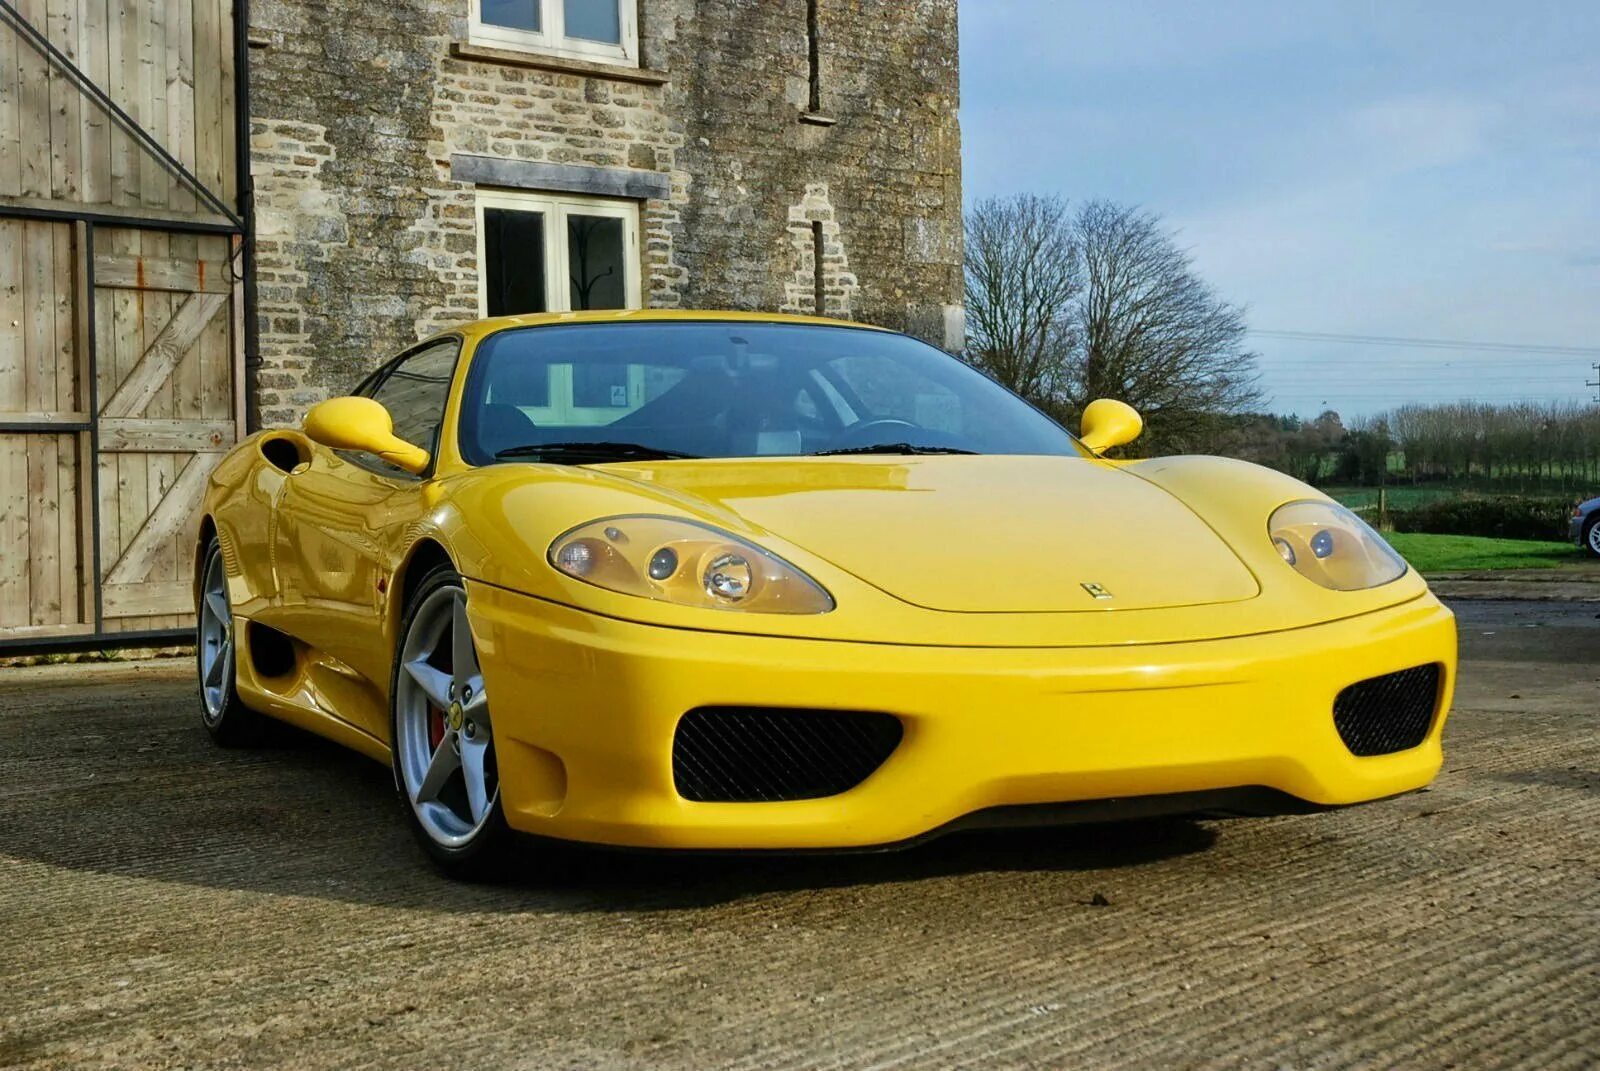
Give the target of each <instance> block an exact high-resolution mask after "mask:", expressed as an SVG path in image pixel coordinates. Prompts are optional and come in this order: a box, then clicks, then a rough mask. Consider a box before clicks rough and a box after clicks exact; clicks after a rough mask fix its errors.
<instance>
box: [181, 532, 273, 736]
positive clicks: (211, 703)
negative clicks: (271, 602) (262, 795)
mask: <svg viewBox="0 0 1600 1071" xmlns="http://www.w3.org/2000/svg"><path fill="white" fill-rule="evenodd" d="M201 560H202V561H203V562H204V563H205V564H204V567H203V568H202V569H201V571H200V598H199V605H198V606H196V607H195V644H194V648H195V669H196V670H197V672H198V673H199V677H200V723H201V724H202V725H204V726H205V727H206V732H208V733H210V734H211V739H213V740H215V741H216V742H217V743H219V744H221V745H222V746H223V747H254V746H255V745H257V744H260V743H261V742H262V741H263V740H264V739H265V738H266V734H267V719H266V718H265V717H263V716H262V715H260V714H258V713H256V712H255V711H253V710H251V709H250V708H249V707H247V706H245V705H244V700H242V699H240V698H239V690H238V687H237V684H238V680H239V664H238V658H239V642H238V640H239V633H238V627H237V624H236V622H235V621H234V617H233V607H232V605H231V604H230V603H229V601H228V579H227V573H226V571H225V570H224V569H223V566H222V544H221V543H220V542H219V541H218V540H217V539H216V537H215V536H213V537H212V538H211V541H210V542H208V543H207V544H206V548H205V551H204V556H203V557H202V559H201Z"/></svg>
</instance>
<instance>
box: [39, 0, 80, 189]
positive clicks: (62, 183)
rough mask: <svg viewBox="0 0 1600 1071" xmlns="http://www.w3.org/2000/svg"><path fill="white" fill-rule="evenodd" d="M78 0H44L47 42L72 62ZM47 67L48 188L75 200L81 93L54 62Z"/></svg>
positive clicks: (75, 54)
mask: <svg viewBox="0 0 1600 1071" xmlns="http://www.w3.org/2000/svg"><path fill="white" fill-rule="evenodd" d="M78 4H79V0H47V2H46V15H45V20H46V21H45V25H46V27H47V32H46V36H48V37H49V38H50V43H51V44H53V45H55V46H56V48H58V49H60V50H61V52H62V54H63V55H65V56H66V57H67V59H68V60H69V61H71V62H72V63H73V64H74V65H76V64H77V63H78V61H79V59H80V58H81V57H80V55H79V52H78ZM49 70H50V192H51V195H52V196H54V197H58V198H61V199H63V200H68V201H76V200H77V199H78V197H79V194H80V193H81V191H82V174H83V142H82V140H81V139H82V133H81V131H80V126H81V124H82V111H83V104H82V102H83V93H82V91H81V90H79V89H78V87H77V86H75V85H73V83H72V80H71V79H70V78H68V77H67V75H66V73H65V72H64V71H62V70H61V69H60V68H59V67H57V66H56V65H55V64H53V63H52V64H50V65H49Z"/></svg>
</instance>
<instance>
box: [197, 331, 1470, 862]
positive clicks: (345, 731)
mask: <svg viewBox="0 0 1600 1071" xmlns="http://www.w3.org/2000/svg"><path fill="white" fill-rule="evenodd" d="M1139 430H1140V421H1139V417H1138V415H1137V414H1136V413H1135V412H1134V411H1133V410H1132V409H1130V408H1129V407H1127V406H1126V405H1123V404H1121V403H1120V402H1114V401H1100V402H1096V403H1094V404H1093V405H1091V406H1090V407H1089V408H1088V411H1087V412H1086V413H1085V414H1084V420H1083V429H1082V434H1081V436H1080V437H1078V438H1074V437H1073V436H1071V435H1069V434H1068V433H1067V432H1066V431H1064V430H1062V428H1061V427H1059V426H1058V425H1057V424H1055V423H1054V422H1052V421H1051V420H1050V419H1049V418H1047V417H1046V416H1044V415H1043V414H1041V413H1040V412H1038V411H1037V410H1035V409H1033V408H1032V407H1030V406H1029V405H1028V404H1027V403H1026V402H1023V401H1022V400H1020V399H1019V398H1017V397H1016V396H1014V395H1012V394H1010V393H1009V392H1007V391H1006V390H1004V389H1003V388H1001V387H999V386H997V385H996V384H995V383H993V382H991V381H990V380H989V379H987V378H985V377H984V376H982V375H981V374H979V373H978V372H976V371H974V370H973V369H971V368H970V367H968V366H967V365H965V364H963V363H961V362H960V361H958V360H956V359H954V358H952V357H950V356H948V355H946V354H944V353H941V352H940V351H938V350H936V349H934V348H932V347H930V346H927V345H924V344H923V343H921V342H918V341H916V340H914V339H912V338H909V337H907V336H905V335H900V334H896V333H894V332H890V331H883V330H878V329H875V328H868V327H861V326H858V325H852V324H845V323H839V322H834V321H828V320H821V319H805V318H792V317H777V316H756V315H740V314H724V313H663V312H616V313H588V314H576V315H574V314H566V315H549V316H527V317H510V318H502V319H496V320H488V321H483V322H479V323H474V324H469V325H467V326H465V327H462V328H460V329H458V330H455V331H451V332H447V333H445V334H441V335H439V336H437V337H434V338H431V339H429V340H427V341H425V342H422V343H420V344H418V345H416V346H414V347H413V348H411V349H410V350H408V351H406V352H405V353H403V354H401V355H400V356H399V357H397V358H395V359H394V360H393V361H390V362H389V363H388V364H386V365H385V366H384V367H383V368H381V369H380V370H379V371H377V372H376V373H374V374H373V375H372V376H371V377H370V378H369V379H367V380H366V382H364V383H363V384H361V386H360V387H358V388H357V389H356V391H355V393H354V395H353V396H351V397H346V398H335V399H333V400H331V401H327V402H324V403H322V404H321V405H318V406H316V407H315V408H313V409H312V410H311V411H310V413H309V414H307V416H306V419H305V424H304V427H303V430H278V431H267V432H264V433H261V434H258V435H256V436H254V437H252V438H250V439H249V440H247V441H245V442H244V443H242V444H240V445H239V447H238V448H237V449H235V450H234V451H233V452H232V453H231V454H229V455H228V456H227V457H226V459H224V461H223V462H222V463H221V464H220V465H219V466H218V467H217V469H216V470H215V473H214V474H213V475H212V477H211V482H210V486H209V488H208V490H207V493H206V496H205V502H204V506H203V513H202V518H201V524H200V535H199V539H200V553H199V555H198V558H197V561H198V562H199V565H198V568H197V575H196V577H195V585H196V597H197V605H198V609H199V619H200V623H199V637H198V638H199V644H198V647H199V673H200V682H201V684H200V691H201V697H202V708H203V715H204V721H205V724H206V726H207V728H208V729H209V730H210V731H211V733H212V734H213V735H214V736H215V737H216V738H217V740H219V741H220V742H222V743H225V744H235V743H243V742H247V741H250V740H252V739H255V738H257V737H258V735H259V732H260V730H261V728H262V727H263V724H264V723H263V721H262V718H263V716H269V717H273V718H279V719H282V720H284V721H288V722H293V723H295V724H297V725H300V726H303V727H305V728H307V729H311V730H313V731H315V732H318V733H322V734H324V735H326V736H329V737H331V738H333V739H334V740H337V741H340V742H342V743H345V744H347V745H349V746H351V747H354V748H356V749H357V750H359V751H361V752H363V753H365V754H367V755H370V756H371V757H373V758H374V759H377V760H379V761H382V762H388V763H391V764H392V766H393V769H394V775H395V781H396V784H397V786H398V788H399V793H400V796H401V798H402V800H403V802H404V804H405V807H404V810H405V813H406V815H407V816H408V819H409V821H410V823H411V824H412V826H413V827H414V829H415V831H416V833H417V835H418V837H419V839H420V840H421V843H422V844H423V845H424V846H425V848H426V849H427V850H428V852H429V853H430V854H431V855H432V856H433V858H434V859H435V860H436V861H438V862H439V863H440V864H441V865H443V866H444V867H445V868H446V869H447V870H451V871H455V872H470V871H473V870H475V869H478V868H481V867H483V866H485V865H488V864H489V863H490V862H491V861H493V860H494V859H495V858H496V857H497V856H501V855H503V853H504V850H505V847H506V845H507V843H508V842H509V841H510V840H511V834H512V833H514V832H523V833H531V834H541V835H544V836H547V837H553V838H559V839H564V840H573V841H587V842H596V843H604V844H611V845H625V846H636V847H649V848H706V849H812V848H832V849H846V848H862V847H874V846H885V845H895V844H900V843H904V842H907V841H911V840H914V839H917V838H920V837H923V836H926V835H928V834H931V833H935V832H939V831H944V830H948V829H952V828H956V827H962V826H968V825H982V824H1005V823H1016V822H1028V823H1036V822H1040V821H1046V822H1049V821H1072V820H1076V819H1084V818H1096V819H1098V818H1102V817H1108V816H1114V815H1117V814H1154V813H1170V812H1183V813H1204V814H1261V813H1282V812H1286V811H1301V810H1310V809H1315V808H1320V807H1329V806H1338V805H1342V804H1350V803H1358V802H1361V801H1365V800H1372V799H1377V798H1379V797H1383V796H1391V795H1394V794H1396V793H1401V792H1405V791H1408V790H1410V789H1415V788H1418V787H1420V786H1422V785H1424V784H1426V783H1427V782H1428V781H1429V780H1430V779H1431V778H1432V777H1433V775H1434V774H1435V773H1436V772H1437V771H1438V769H1439V764H1440V761H1441V760H1440V747H1439V737H1440V732H1441V729H1442V727H1443V723H1444V719H1445V714H1446V711H1447V710H1448V708H1449V702H1450V695H1451V688H1452V685H1453V682H1454V676H1455V664H1456V636H1455V625H1454V620H1453V618H1452V617H1451V614H1450V612H1449V611H1448V610H1446V609H1445V608H1444V607H1443V606H1442V605H1440V603H1439V602H1438V601H1437V600H1436V599H1435V598H1434V597H1433V596H1432V595H1431V594H1430V593H1429V591H1428V589H1427V586H1426V585H1425V584H1424V583H1423V581H1422V580H1421V578H1420V577H1418V576H1417V575H1416V573H1415V572H1413V571H1410V570H1409V569H1408V568H1407V567H1406V564H1405V562H1404V561H1403V560H1402V559H1401V558H1400V557H1399V556H1398V555H1396V554H1395V552H1394V551H1393V550H1391V549H1390V548H1389V546H1388V545H1387V544H1386V543H1385V542H1384V541H1383V540H1382V539H1381V538H1380V537H1379V536H1378V535H1377V534H1376V533H1375V532H1373V531H1372V530H1371V529H1370V528H1368V527H1367V526H1366V525H1365V524H1364V523H1363V522H1362V521H1361V520H1360V519H1358V518H1357V517H1356V516H1355V515H1354V514H1352V513H1350V512H1349V511H1347V510H1345V509H1343V508H1341V507H1340V506H1338V505H1337V504H1335V503H1334V502H1332V501H1331V500H1329V499H1328V498H1326V497H1325V496H1323V495H1322V494H1320V493H1318V492H1317V491H1314V490H1312V489H1311V488H1310V487H1307V486H1306V485H1304V484H1302V483H1299V482H1297V481H1295V480H1293V479H1290V478H1289V477H1287V476H1284V475H1282V474H1280V473H1277V472H1273V471H1270V470H1267V469H1263V468H1258V467H1255V466H1252V465H1248V464H1244V463H1242V462H1238V461H1229V460H1224V459H1220V458H1212V457H1169V458H1160V459H1156V460H1151V461H1138V462H1119V461H1110V460H1105V459H1104V458H1103V457H1102V456H1101V455H1102V454H1103V453H1104V452H1105V451H1106V450H1108V449H1110V448H1111V447H1114V446H1117V445H1120V444H1122V443H1126V442H1128V441H1130V440H1131V439H1133V438H1134V437H1135V436H1136V435H1137V434H1138V432H1139Z"/></svg>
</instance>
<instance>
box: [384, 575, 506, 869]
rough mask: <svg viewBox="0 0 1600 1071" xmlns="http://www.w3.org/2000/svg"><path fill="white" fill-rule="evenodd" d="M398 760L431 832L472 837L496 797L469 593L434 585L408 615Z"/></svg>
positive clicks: (398, 699) (459, 841)
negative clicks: (468, 598) (431, 590)
mask: <svg viewBox="0 0 1600 1071" xmlns="http://www.w3.org/2000/svg"><path fill="white" fill-rule="evenodd" d="M395 748H396V759H397V764H398V766H399V769H400V775H401V778H402V779H403V781H404V788H405V792H406V796H407V798H408V799H409V800H410V802H411V807H412V809H413V810H414V811H415V812H416V815H417V820H418V821H419V822H420V823H421V824H422V828H423V829H424V830H426V831H427V833H428V836H429V837H430V838H432V839H433V840H434V841H435V842H436V843H438V844H440V845H441V846H443V847H447V848H459V847H461V846H463V845H465V844H467V843H468V842H470V841H471V840H472V838H473V837H474V836H476V835H477V833H478V832H479V831H480V830H481V829H482V828H483V826H484V824H485V823H486V822H488V820H489V819H490V817H491V816H492V815H493V813H494V807H495V804H496V803H497V802H498V801H499V798H500V778H499V773H498V769H497V767H496V764H495V755H494V735H493V728H492V724H491V722H490V720H489V699H488V696H487V695H486V694H485V692H484V687H483V672H482V670H481V669H480V668H479V666H478V653H477V650H476V648H474V646H473V644H472V632H471V630H470V628H468V626H467V598H466V593H465V592H464V591H462V590H461V589H460V588H456V587H448V586H447V587H441V588H439V589H438V590H436V591H434V592H433V593H431V594H430V595H428V597H427V598H426V599H425V600H424V601H423V603H422V604H421V605H420V606H419V607H418V608H417V612H416V613H415V614H413V615H412V618H411V626H410V629H409V630H408V631H407V633H406V637H405V642H404V644H403V645H402V646H401V651H400V673H399V675H398V679H397V682H396V690H395Z"/></svg>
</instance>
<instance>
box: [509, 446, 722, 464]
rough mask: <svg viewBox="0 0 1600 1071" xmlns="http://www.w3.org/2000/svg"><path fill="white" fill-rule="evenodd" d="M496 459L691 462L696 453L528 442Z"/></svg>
mask: <svg viewBox="0 0 1600 1071" xmlns="http://www.w3.org/2000/svg"><path fill="white" fill-rule="evenodd" d="M494 456H495V460H497V461H505V460H509V459H511V458H518V457H531V458H537V459H538V460H540V461H553V462H556V463H557V464H565V465H582V464H586V463H588V462H592V461H688V460H693V459H695V458H696V457H698V455H696V454H680V453H678V452H677V451H676V450H660V449H657V448H656V447H654V446H645V445H644V444H643V443H612V442H593V443H590V442H572V443H529V444H528V445H527V446H513V447H509V448H508V449H505V450H499V451H496V452H495V455H494Z"/></svg>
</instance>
